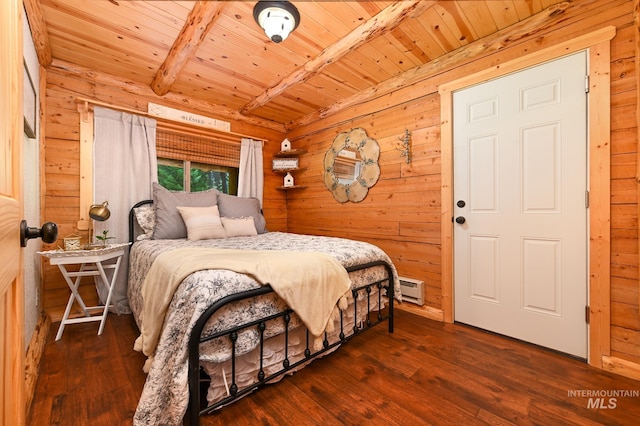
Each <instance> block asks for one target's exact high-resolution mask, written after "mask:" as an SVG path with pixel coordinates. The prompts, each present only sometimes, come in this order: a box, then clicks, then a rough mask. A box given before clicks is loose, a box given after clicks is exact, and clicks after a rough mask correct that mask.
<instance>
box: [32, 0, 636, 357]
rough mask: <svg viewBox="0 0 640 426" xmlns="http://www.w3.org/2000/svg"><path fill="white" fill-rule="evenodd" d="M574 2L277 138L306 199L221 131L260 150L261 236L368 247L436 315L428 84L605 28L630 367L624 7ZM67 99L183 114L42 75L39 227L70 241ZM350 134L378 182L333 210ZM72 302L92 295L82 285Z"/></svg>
mask: <svg viewBox="0 0 640 426" xmlns="http://www.w3.org/2000/svg"><path fill="white" fill-rule="evenodd" d="M582 3H584V5H582V6H581V7H579V8H574V9H572V11H571V13H570V14H568V15H567V16H566V19H564V20H562V21H560V23H558V24H557V25H556V26H555V27H554V28H553V29H550V30H544V31H541V32H539V33H536V32H535V31H533V32H530V33H528V34H524V35H521V37H514V38H512V39H509V40H507V41H505V42H504V46H502V48H501V49H499V51H498V52H496V53H487V54H480V55H478V56H474V57H473V58H472V59H468V60H467V61H466V62H464V63H460V64H457V65H455V66H453V67H451V68H450V69H447V70H445V72H438V73H437V74H435V75H432V76H426V77H425V79H424V80H422V81H420V82H418V83H415V84H413V85H410V86H405V87H398V90H396V91H394V92H392V93H388V94H383V95H380V96H379V97H378V98H377V99H375V100H373V101H370V102H365V103H362V104H360V105H357V106H355V107H352V108H349V109H347V110H344V111H342V112H340V113H337V114H334V115H332V116H330V117H328V118H326V119H321V120H319V121H316V122H314V123H311V124H308V125H305V126H302V127H300V128H297V129H294V130H292V131H291V132H289V134H288V135H287V136H288V137H289V138H290V139H291V140H292V144H293V147H294V148H298V149H306V150H308V153H307V154H305V155H304V156H302V157H301V160H300V162H301V167H306V168H307V169H306V170H305V171H304V172H301V173H299V174H297V175H296V184H299V185H305V186H307V188H306V189H303V190H299V191H288V192H282V191H276V190H275V187H277V186H280V185H281V176H279V175H274V174H272V173H270V172H269V170H270V164H271V159H272V154H273V153H274V152H276V151H278V150H279V143H280V141H281V140H282V138H283V135H282V134H280V133H278V132H277V131H274V130H269V129H264V128H259V127H257V126H255V125H249V124H246V123H240V122H239V123H235V122H234V123H233V124H232V130H234V131H236V132H241V133H247V134H253V135H256V136H260V137H265V138H267V139H268V140H269V143H267V144H266V145H265V178H266V183H265V216H266V218H267V222H268V225H269V229H271V230H286V229H288V230H289V231H291V232H300V233H310V234H317V235H334V236H341V237H350V238H356V239H359V240H364V241H368V242H371V243H374V244H377V245H379V246H380V247H382V248H383V249H384V250H385V251H387V253H389V255H390V256H391V257H392V258H393V260H394V262H396V264H397V266H398V269H399V272H400V274H401V275H403V276H407V277H410V278H418V279H422V280H424V281H425V283H426V284H427V289H426V300H427V306H426V307H425V310H426V311H434V312H437V311H438V310H440V309H441V308H442V303H441V295H442V292H441V267H440V264H441V258H442V254H441V247H440V233H441V228H440V226H441V225H440V215H441V209H440V207H441V206H440V176H439V173H440V152H439V151H440V140H439V132H440V115H439V114H440V102H439V95H438V92H437V87H438V85H439V84H442V83H444V82H447V81H450V80H453V79H457V78H460V77H461V76H463V75H465V74H468V73H473V72H478V71H480V70H484V69H487V68H489V67H491V66H495V65H498V64H500V63H501V62H504V61H507V60H510V59H513V58H516V57H519V56H521V55H524V54H527V52H530V51H532V50H535V49H540V48H544V47H547V46H550V45H553V44H554V43H557V42H558V41H564V40H570V39H572V38H575V37H578V36H580V35H583V34H585V33H587V32H589V31H593V30H594V29H597V28H602V27H605V26H607V25H614V26H615V27H616V29H617V35H616V37H615V38H614V39H613V40H612V43H611V73H612V75H611V93H612V95H611V104H612V123H611V129H612V134H611V143H612V147H611V153H612V158H611V163H612V170H611V175H612V180H611V217H612V224H611V227H612V240H613V241H612V247H611V251H612V256H611V261H610V263H611V275H612V279H611V324H612V326H611V355H612V356H615V357H619V358H622V359H625V360H629V361H631V362H634V363H640V315H639V312H638V300H639V298H640V297H639V294H638V293H639V292H638V286H639V279H638V255H639V253H638V217H637V206H638V200H637V184H636V182H635V173H636V163H637V161H636V157H637V132H638V117H637V116H636V110H637V105H636V99H637V87H636V78H635V76H636V72H637V70H636V69H635V51H634V46H635V33H636V30H635V27H634V16H633V4H634V2H633V1H628V0H597V1H584V2H582ZM491 52H493V50H492V51H491ZM77 96H80V97H87V98H92V99H96V100H99V101H102V102H108V103H112V104H117V105H121V106H124V107H127V108H133V109H139V110H141V111H144V110H145V107H146V102H148V101H152V102H156V103H161V104H165V105H168V106H172V107H175V108H184V105H182V104H181V103H179V102H168V101H167V98H160V97H157V96H156V95H155V94H153V92H151V90H150V89H149V88H148V87H132V85H131V83H130V82H124V81H118V80H117V79H114V78H113V77H110V76H106V75H103V74H101V73H98V72H95V71H94V70H77V69H74V67H73V66H72V65H70V64H55V63H54V66H52V67H50V68H49V69H48V70H47V91H46V112H45V128H46V134H45V144H46V147H45V162H44V167H45V170H44V173H45V179H44V181H45V185H46V186H45V188H46V193H45V203H44V214H43V221H55V222H57V223H58V225H59V226H60V235H61V236H64V235H67V234H71V233H73V232H75V224H76V221H77V220H78V217H79V211H78V210H79V141H78V139H79V134H78V132H79V117H78V113H77V111H76V105H75V102H74V99H75V97H77ZM187 104H188V103H187ZM191 110H193V111H194V112H197V113H200V114H204V115H212V116H214V117H215V114H214V112H213V111H208V110H207V109H206V108H203V107H202V106H196V107H193V106H192V107H191ZM355 127H363V128H364V129H365V130H366V131H367V132H368V134H369V136H371V137H373V138H375V139H376V140H377V141H378V143H379V144H380V146H381V157H380V164H381V178H380V180H379V182H378V183H377V184H376V185H375V186H374V187H373V188H372V189H371V190H370V192H369V195H368V196H367V198H366V199H365V200H364V201H363V202H361V203H357V204H354V203H347V204H339V203H338V202H336V201H335V200H334V199H333V197H332V196H331V194H330V193H329V191H328V190H327V189H326V188H325V187H324V184H323V170H322V163H323V158H324V154H325V152H326V150H327V149H328V148H329V146H330V145H331V142H332V140H333V138H334V137H335V136H336V135H337V134H338V133H340V132H343V131H346V130H349V129H351V128H355ZM405 129H408V130H409V131H410V132H411V139H412V153H413V161H412V162H411V164H406V163H405V162H404V159H403V158H402V157H401V156H400V152H399V151H398V150H397V148H398V147H399V138H400V137H402V136H403V134H404V131H405ZM285 202H286V204H285ZM43 279H44V307H45V310H46V311H47V312H48V313H49V314H50V315H51V316H52V319H53V320H54V321H55V320H56V319H59V318H60V316H61V312H62V310H63V307H64V303H65V302H66V299H67V298H68V295H69V291H68V289H67V287H66V285H65V284H64V281H63V280H62V277H61V276H60V273H59V271H58V270H57V269H53V268H51V266H50V265H48V263H47V262H45V267H44V273H43ZM83 292H84V293H86V294H87V296H88V297H95V296H92V294H93V293H94V291H93V289H92V288H90V287H87V288H85V289H84V290H83Z"/></svg>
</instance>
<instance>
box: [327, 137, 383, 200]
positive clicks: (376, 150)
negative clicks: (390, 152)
mask: <svg viewBox="0 0 640 426" xmlns="http://www.w3.org/2000/svg"><path fill="white" fill-rule="evenodd" d="M379 157H380V146H379V145H378V142H377V141H376V140H375V139H372V138H370V137H369V136H367V132H366V131H365V130H364V129H362V128H356V129H352V130H350V131H348V132H342V133H340V134H338V135H337V136H336V138H335V139H334V140H333V143H332V144H331V148H329V150H328V151H327V153H326V154H325V156H324V184H325V186H326V187H327V189H328V190H329V191H330V192H331V193H332V194H333V198H335V199H336V201H338V202H340V203H346V202H348V201H351V202H353V203H359V202H360V201H362V200H364V199H365V197H366V196H367V193H368V192H369V188H371V187H372V186H373V185H375V184H376V182H377V181H378V178H379V177H380V166H379V165H378V159H379Z"/></svg>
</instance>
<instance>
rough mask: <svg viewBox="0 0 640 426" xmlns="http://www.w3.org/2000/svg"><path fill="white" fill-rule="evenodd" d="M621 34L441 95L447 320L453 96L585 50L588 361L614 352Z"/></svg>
mask: <svg viewBox="0 0 640 426" xmlns="http://www.w3.org/2000/svg"><path fill="white" fill-rule="evenodd" d="M615 35H616V28H615V27H614V26H607V27H605V28H602V29H599V30H597V31H593V32H591V33H588V34H585V35H582V36H580V37H577V38H574V39H572V40H568V41H566V42H563V43H559V44H557V45H555V46H551V47H549V48H546V49H541V50H539V51H537V52H534V53H531V54H529V55H527V56H523V57H521V58H517V59H514V60H511V61H508V62H505V63H502V64H499V65H496V66H494V67H491V68H488V69H486V70H483V71H480V72H478V73H475V74H471V75H468V76H465V77H463V78H460V79H458V80H455V81H451V82H449V83H446V84H443V85H441V86H440V87H439V88H438V92H439V94H440V116H441V120H442V121H441V126H440V148H441V160H442V171H441V187H440V192H441V203H442V204H441V205H442V217H441V228H442V237H441V244H442V310H443V313H444V321H445V322H453V310H454V304H453V303H454V301H453V225H452V222H451V218H452V217H453V119H452V118H453V109H452V108H453V92H454V91H455V90H459V89H463V88H465V87H469V86H471V85H474V84H478V83H482V82H485V81H487V80H491V79H494V78H497V77H501V76H503V75H506V74H510V73H513V72H517V71H519V70H522V69H525V68H529V67H532V66H535V65H539V64H542V63H544V62H548V61H552V60H554V59H558V58H560V57H562V56H567V55H570V54H572V53H576V52H579V51H582V50H588V55H587V56H588V61H589V64H588V68H589V94H588V107H587V108H588V118H587V123H588V139H589V141H588V144H589V151H588V157H589V164H588V173H589V198H590V209H589V236H590V239H589V259H588V265H589V271H588V276H589V283H588V286H589V293H588V300H589V306H590V323H589V327H588V328H589V335H588V342H589V343H588V345H589V347H588V355H587V356H588V362H589V364H591V365H593V366H595V367H598V368H603V362H602V358H603V356H609V355H610V353H611V342H610V335H611V319H610V311H611V302H610V287H611V263H610V260H609V259H610V251H611V248H610V242H611V230H610V223H611V217H610V216H611V214H610V202H611V198H610V163H611V144H610V139H611V129H610V127H611V124H610V123H611V120H610V118H611V105H610V92H611V79H610V68H611V59H610V57H611V47H610V41H611V39H613V37H615Z"/></svg>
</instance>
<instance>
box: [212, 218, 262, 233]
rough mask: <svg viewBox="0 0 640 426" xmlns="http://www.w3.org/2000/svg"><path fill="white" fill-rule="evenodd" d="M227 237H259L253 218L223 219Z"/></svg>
mask: <svg viewBox="0 0 640 426" xmlns="http://www.w3.org/2000/svg"><path fill="white" fill-rule="evenodd" d="M220 219H221V220H222V226H224V231H225V232H226V234H227V237H246V236H251V235H258V232H257V231H256V225H255V222H254V220H253V218H252V217H221V218H220Z"/></svg>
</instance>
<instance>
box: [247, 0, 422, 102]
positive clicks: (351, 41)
mask: <svg viewBox="0 0 640 426" xmlns="http://www.w3.org/2000/svg"><path fill="white" fill-rule="evenodd" d="M431 5H432V2H430V1H429V2H425V1H423V2H420V1H418V0H413V1H402V2H397V3H394V4H392V5H391V6H389V7H388V8H386V9H384V10H383V11H382V12H380V13H379V14H377V15H376V16H375V17H374V18H372V19H370V20H368V21H367V22H365V23H363V24H362V25H360V26H359V27H357V28H356V29H355V30H353V31H352V32H350V33H349V34H347V35H346V36H345V37H343V38H342V39H341V40H339V41H338V42H337V43H334V44H333V45H331V46H329V47H327V48H326V49H325V50H324V51H322V53H320V55H318V56H316V57H315V58H314V59H312V60H311V61H309V62H307V63H306V64H305V65H304V66H303V67H300V68H299V69H297V70H296V71H294V72H293V73H291V74H290V75H288V76H287V77H286V78H284V79H283V80H282V81H281V82H280V83H278V84H277V85H275V86H273V87H271V88H269V89H267V90H266V91H265V92H263V93H262V94H260V95H259V96H258V97H256V98H255V99H254V100H253V101H251V102H249V103H248V104H247V105H246V106H245V107H243V108H242V109H241V110H240V112H241V113H243V114H247V113H249V112H251V111H252V110H254V109H255V108H257V107H258V106H260V105H264V104H265V103H267V102H269V101H271V100H272V99H273V98H275V97H276V96H278V95H280V94H281V93H283V92H284V91H286V90H287V89H289V88H290V87H291V86H292V85H295V84H299V83H301V82H303V81H305V80H307V79H308V78H310V77H311V76H312V75H313V74H315V73H317V72H319V71H320V70H322V69H323V68H324V67H326V66H327V65H328V64H330V63H331V62H334V61H336V60H339V59H340V58H342V57H344V56H345V55H347V54H348V53H349V52H352V51H353V50H355V49H357V48H358V47H359V46H362V45H363V44H364V43H366V42H367V41H369V40H371V39H372V38H374V37H377V36H378V35H380V34H382V33H385V32H387V31H390V30H391V29H393V28H395V27H396V26H398V25H399V24H400V23H401V22H403V21H404V20H405V19H407V18H409V17H412V16H414V14H415V13H418V12H419V13H422V12H423V11H424V10H426V8H427V7H431Z"/></svg>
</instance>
